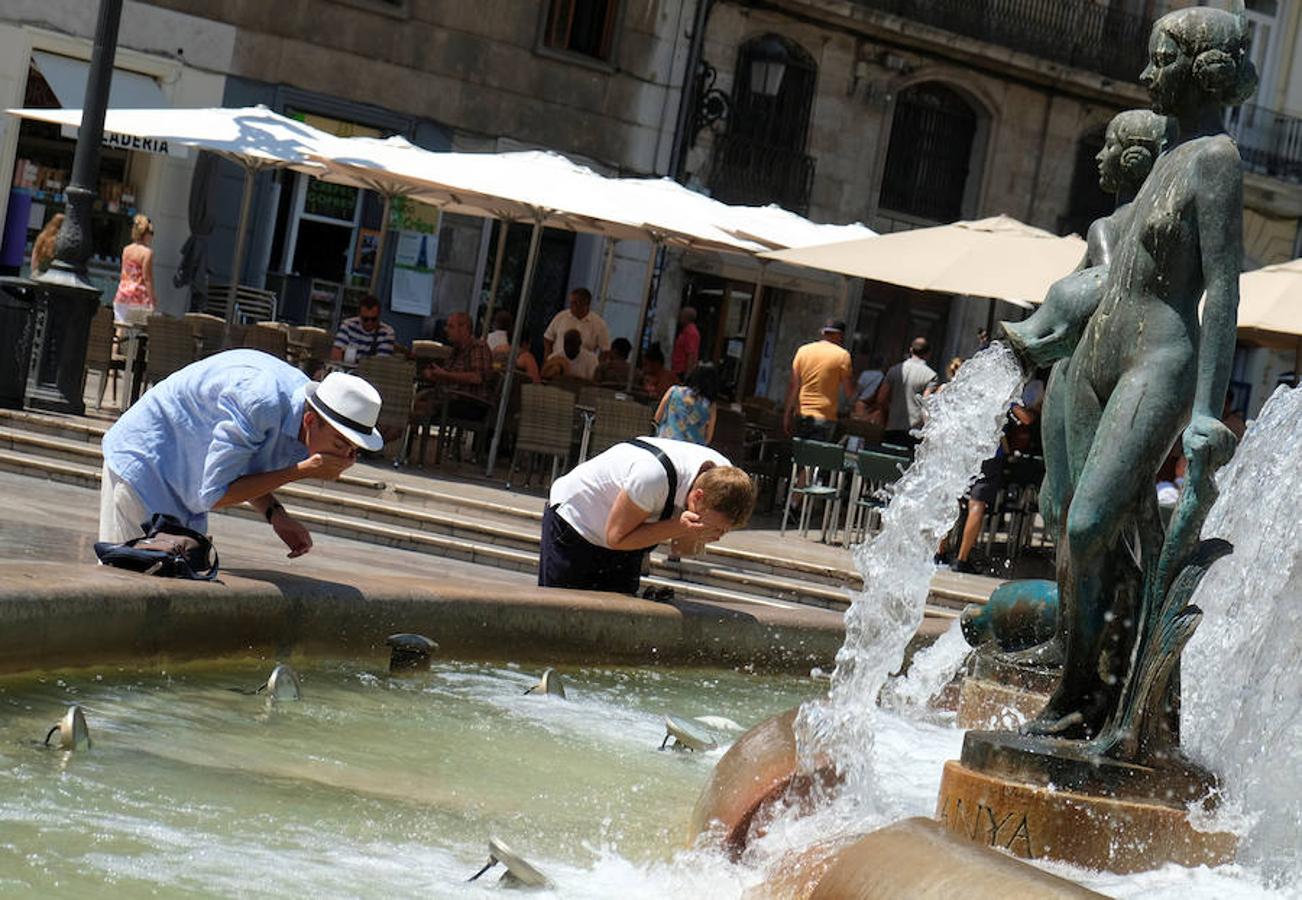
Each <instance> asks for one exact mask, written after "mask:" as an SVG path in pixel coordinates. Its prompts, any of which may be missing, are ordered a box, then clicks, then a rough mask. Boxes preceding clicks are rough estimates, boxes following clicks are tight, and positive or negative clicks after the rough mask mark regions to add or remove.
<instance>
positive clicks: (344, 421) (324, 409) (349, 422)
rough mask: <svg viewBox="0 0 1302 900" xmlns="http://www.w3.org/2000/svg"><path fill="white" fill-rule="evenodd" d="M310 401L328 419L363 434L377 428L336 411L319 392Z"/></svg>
mask: <svg viewBox="0 0 1302 900" xmlns="http://www.w3.org/2000/svg"><path fill="white" fill-rule="evenodd" d="M308 402H309V403H311V404H312V405H313V406H314V407H316V408H317V410H318V411H319V412H320V413H321V414H322V415H324V416H325V417H326V418H327V419H333V420H334V421H335V422H338V423H339V424H340V425H342V426H344V427H345V428H351V429H352V430H353V431H360V432H361V433H362V434H370V433H371V432H372V431H374V430H375V427H374V426H372V425H363V424H362V423H361V422H358V421H355V420H353V419H350V418H348V417H347V416H345V415H341V414H339V413H337V412H335V411H334V410H333V409H331V408H330V404H328V403H326V402H325V401H324V400H322V399H321V396H320V395H319V394H313V395H312V396H311V397H309V398H308Z"/></svg>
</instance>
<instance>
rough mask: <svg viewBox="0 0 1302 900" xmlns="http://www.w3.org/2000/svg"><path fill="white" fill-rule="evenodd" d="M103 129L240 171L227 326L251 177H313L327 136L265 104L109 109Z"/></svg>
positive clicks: (27, 113) (77, 120)
mask: <svg viewBox="0 0 1302 900" xmlns="http://www.w3.org/2000/svg"><path fill="white" fill-rule="evenodd" d="M8 112H9V114H10V115H13V116H18V117H19V118H23V119H33V120H35V121H40V122H53V123H55V124H58V125H70V126H73V127H79V126H80V125H81V110H79V109H11V110H8ZM104 131H105V132H106V133H112V134H119V135H123V136H125V137H129V138H139V139H142V140H149V141H153V142H155V146H160V145H161V144H162V143H163V142H171V143H175V144H180V145H183V146H186V147H196V148H198V149H200V150H207V151H208V152H209V153H214V154H216V155H217V156H220V157H222V158H223V159H226V160H229V161H230V162H233V163H235V164H236V165H237V166H239V167H240V168H242V169H243V170H244V191H243V195H242V197H241V198H240V217H239V224H238V226H237V228H236V231H235V256H234V260H233V261H232V264H231V277H230V294H229V296H228V298H227V303H226V321H227V322H230V321H231V320H232V317H233V316H234V314H235V294H236V290H237V289H238V287H239V283H240V268H241V266H242V265H243V264H244V244H245V242H246V238H247V234H248V224H249V207H250V206H251V205H252V201H253V178H254V176H255V175H257V174H258V173H259V172H263V171H266V170H268V169H285V168H288V169H295V170H297V171H300V172H307V173H308V174H318V173H319V172H320V170H321V169H320V166H319V165H318V164H317V163H315V162H313V155H314V151H315V149H316V147H317V146H318V145H319V144H320V143H322V142H323V141H324V140H326V139H328V138H330V135H328V134H326V133H325V132H323V131H319V130H318V129H316V128H313V127H312V126H310V125H305V124H303V123H302V122H296V121H294V120H293V119H290V118H287V117H285V116H282V115H280V114H279V113H276V112H273V111H272V110H270V109H267V108H266V107H265V106H246V107H240V108H227V107H212V108H206V109H110V110H109V111H108V113H107V114H106V115H105V117H104Z"/></svg>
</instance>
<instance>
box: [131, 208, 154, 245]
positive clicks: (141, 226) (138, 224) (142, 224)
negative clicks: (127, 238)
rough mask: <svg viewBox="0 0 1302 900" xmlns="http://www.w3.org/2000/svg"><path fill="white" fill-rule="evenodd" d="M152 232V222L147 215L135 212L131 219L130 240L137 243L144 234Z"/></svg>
mask: <svg viewBox="0 0 1302 900" xmlns="http://www.w3.org/2000/svg"><path fill="white" fill-rule="evenodd" d="M153 233H154V223H153V222H151V221H149V216H147V215H145V214H144V213H136V217H135V218H134V219H132V220H131V240H132V241H134V242H136V243H139V242H140V241H141V239H143V238H144V236H145V235H147V234H153Z"/></svg>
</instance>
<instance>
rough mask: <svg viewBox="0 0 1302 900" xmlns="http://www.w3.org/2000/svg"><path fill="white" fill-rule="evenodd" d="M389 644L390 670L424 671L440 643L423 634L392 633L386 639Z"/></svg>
mask: <svg viewBox="0 0 1302 900" xmlns="http://www.w3.org/2000/svg"><path fill="white" fill-rule="evenodd" d="M384 642H385V643H386V644H388V645H389V650H390V652H389V671H390V672H423V671H425V670H426V669H428V668H429V667H430V660H431V657H432V656H433V654H434V651H435V650H437V649H438V644H436V643H434V642H433V641H431V640H430V639H429V638H427V637H425V635H423V634H391V635H389V636H388V637H387V638H385V639H384Z"/></svg>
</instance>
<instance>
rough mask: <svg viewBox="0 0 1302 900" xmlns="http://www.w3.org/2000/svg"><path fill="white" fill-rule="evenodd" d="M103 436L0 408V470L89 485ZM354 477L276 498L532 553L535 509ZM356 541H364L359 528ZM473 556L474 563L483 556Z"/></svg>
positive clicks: (975, 586) (959, 591) (780, 566)
mask: <svg viewBox="0 0 1302 900" xmlns="http://www.w3.org/2000/svg"><path fill="white" fill-rule="evenodd" d="M104 430H105V429H104V428H103V427H100V426H98V425H97V424H95V423H87V422H86V421H85V420H80V419H71V418H65V417H59V416H52V415H46V414H40V413H30V412H17V411H12V410H0V454H3V455H0V469H5V470H8V471H16V472H22V473H24V474H31V475H38V476H41V477H50V478H55V479H57V480H61V481H71V482H73V483H80V484H83V485H85V486H89V487H94V486H97V485H98V478H99V467H100V464H101V456H100V452H99V446H98V438H99V436H100V435H102V433H103V431H104ZM45 463H48V464H49V465H48V466H46V465H45ZM354 472H355V473H357V474H353V473H349V474H345V476H344V477H343V478H342V479H340V480H339V481H338V482H331V483H326V482H300V483H298V484H294V485H289V486H286V487H285V488H282V489H281V491H280V492H279V493H280V494H281V495H282V496H283V498H284V499H285V500H286V501H287V502H288V503H290V504H291V506H292V507H293V508H294V510H295V514H298V513H300V512H302V513H304V514H306V512H307V510H308V509H310V510H313V511H315V512H316V513H318V514H319V515H320V516H325V517H326V518H323V519H320V521H322V522H325V521H326V520H327V519H328V518H329V517H330V516H337V517H346V518H348V519H352V520H359V521H370V522H373V523H375V524H376V525H382V526H388V527H391V528H394V529H398V530H399V531H403V532H406V531H413V532H419V533H422V534H425V535H430V536H440V537H442V538H444V539H448V540H450V541H451V543H449V544H447V545H446V547H447V549H448V551H449V553H455V554H457V555H458V558H468V557H466V556H465V555H464V552H463V551H464V550H465V548H464V547H463V546H462V545H461V544H458V543H457V542H458V541H462V542H470V543H473V544H475V545H476V547H481V546H494V547H504V548H508V549H514V550H519V551H523V552H529V553H535V554H536V552H537V547H538V540H539V538H538V523H539V521H540V520H541V518H542V512H541V509H540V508H539V506H540V505H541V504H538V505H531V506H530V507H526V506H523V505H514V504H505V503H501V502H498V501H496V500H494V499H486V498H484V497H476V496H473V495H471V494H470V492H458V491H457V490H456V485H451V484H448V483H447V482H435V483H434V484H436V485H437V486H436V487H425V486H421V485H413V484H411V483H410V482H409V481H408V480H407V479H408V478H409V477H410V476H408V477H403V476H400V475H397V474H396V473H395V475H394V476H393V477H392V480H386V478H385V475H386V473H384V472H383V471H382V470H380V471H377V470H376V467H371V466H365V467H358V468H357V469H355V470H354ZM357 536H358V537H359V539H363V540H367V539H370V538H369V537H367V535H366V534H365V533H363V532H358V535H357ZM376 539H377V540H380V539H383V536H382V535H381V536H378V537H377V538H376ZM435 543H436V544H437V542H435ZM431 546H433V545H431ZM479 555H480V557H483V556H484V552H483V551H480V554H479ZM508 562H509V561H508ZM508 567H512V568H513V567H515V565H514V564H513V563H511V564H509V565H508ZM652 567H653V572H654V573H655V574H656V575H657V577H664V578H671V579H673V580H675V581H678V582H683V583H688V582H690V583H694V584H698V585H701V586H703V587H708V588H712V589H718V590H724V591H737V592H739V593H742V594H745V595H747V596H763V597H769V598H773V599H778V600H783V601H787V602H797V603H804V604H812V605H816V606H821V607H825V608H831V609H845V608H846V607H847V606H848V605H849V595H848V593H847V591H848V590H859V589H860V588H861V585H862V578H861V577H860V576H859V574H858V572H856V571H854V570H853V569H849V568H838V567H836V566H829V565H825V564H821V563H818V562H812V561H807V560H798V559H791V558H776V557H773V556H768V555H764V554H761V553H757V552H754V551H750V550H745V549H741V548H736V547H730V546H726V545H720V544H715V545H711V546H710V547H709V548H708V549H707V552H706V553H705V554H704V555H703V556H701V557H699V558H697V559H692V560H687V561H685V562H682V563H676V564H672V565H669V564H667V563H666V562H665V557H664V555H663V554H654V555H653V556H652ZM984 582H989V583H988V584H987V583H984ZM997 583H998V582H997V581H994V580H993V579H981V578H979V577H977V576H963V575H950V573H938V575H937V578H936V580H935V581H934V582H933V588H932V594H931V598H930V599H931V602H932V604H933V605H935V606H936V607H938V608H949V609H962V608H963V607H964V606H966V605H967V604H968V603H982V602H984V600H985V597H986V596H988V594H989V591H990V590H991V589H992V587H993V585H994V584H997Z"/></svg>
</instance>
